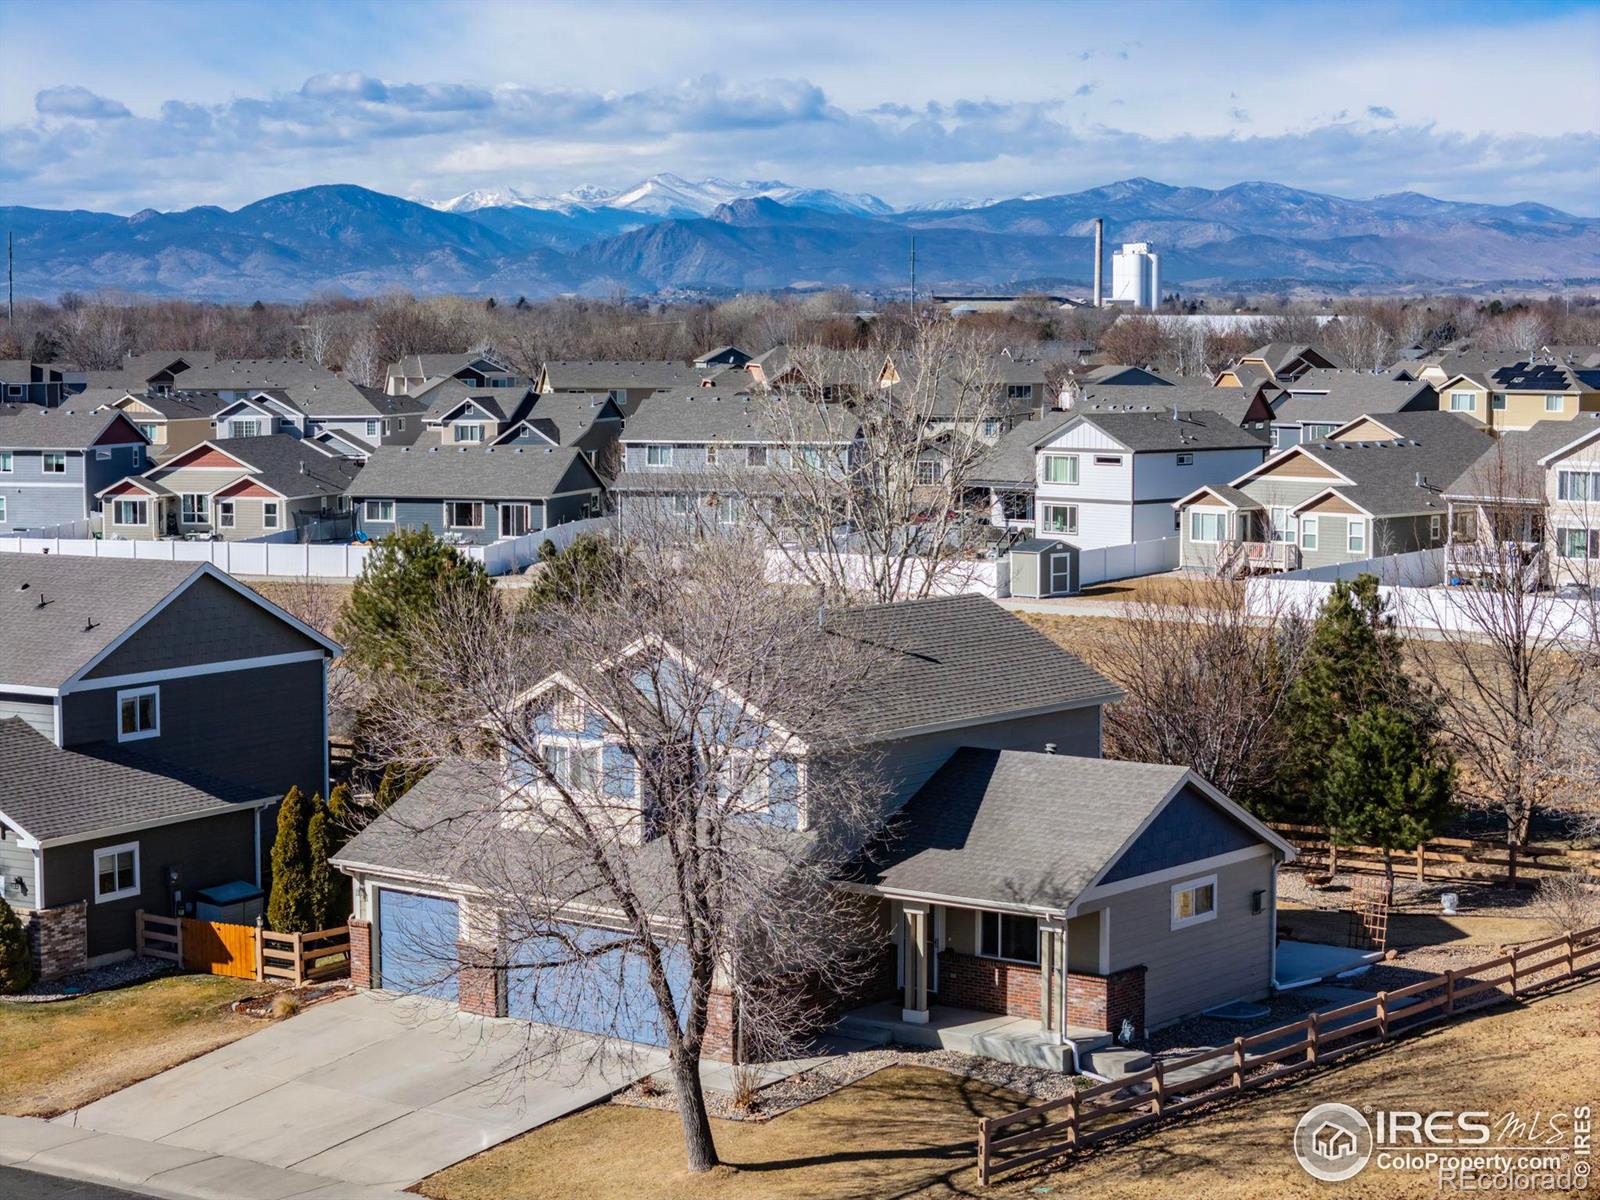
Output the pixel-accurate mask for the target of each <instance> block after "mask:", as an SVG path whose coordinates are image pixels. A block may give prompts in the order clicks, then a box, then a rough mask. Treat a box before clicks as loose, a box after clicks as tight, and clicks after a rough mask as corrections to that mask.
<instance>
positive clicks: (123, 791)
mask: <svg viewBox="0 0 1600 1200" xmlns="http://www.w3.org/2000/svg"><path fill="white" fill-rule="evenodd" d="M0 628H4V629H5V631H6V636H5V637H3V638H0V877H3V880H4V898H5V900H6V901H7V902H8V903H9V904H11V906H12V907H13V908H14V909H16V910H17V912H18V915H19V916H21V918H22V920H23V923H24V925H25V926H26V927H27V928H28V931H29V935H30V939H31V941H32V943H33V947H34V953H35V954H36V956H38V958H39V959H40V966H41V970H42V973H43V974H45V975H47V976H49V975H59V974H63V973H65V972H68V971H72V970H77V969H80V968H82V967H84V966H85V965H89V964H96V963H102V962H107V961H113V960H115V959H118V958H126V957H128V956H130V955H131V954H132V953H133V950H134V939H135V933H134V923H135V920H134V913H135V912H136V911H137V910H138V909H141V908H142V909H145V910H147V911H150V912H154V913H160V914H164V915H171V914H174V913H177V912H183V911H187V910H188V909H189V907H190V905H191V902H192V898H193V896H194V893H195V892H196V890H198V889H202V888H206V887H210V886H214V885H218V884H224V883H230V882H235V881H242V882H244V883H246V884H250V885H253V886H254V887H261V886H262V885H263V884H264V883H265V882H266V879H267V875H266V871H267V862H268V856H269V855H270V852H271V846H272V837H273V830H274V826H273V824H272V822H273V821H274V819H275V816H274V806H275V805H276V804H277V802H278V801H279V800H280V799H282V797H283V795H284V793H285V792H286V791H288V789H289V788H291V787H299V788H301V789H302V790H304V791H305V792H306V793H307V794H308V795H309V794H311V793H313V792H320V793H322V794H323V795H326V794H327V791H328V760H327V713H328V707H327V669H328V661H329V659H330V658H332V657H333V656H335V655H337V654H338V653H340V650H339V647H338V646H337V645H335V644H334V643H333V642H330V641H329V640H328V639H327V638H325V637H323V636H321V635H320V634H318V633H317V632H316V631H315V630H313V629H311V628H309V627H307V626H306V625H304V624H302V623H301V622H300V621H298V620H296V619H295V618H294V617H291V616H290V615H289V614H288V613H286V612H284V611H283V610H282V609H280V608H278V607H276V606H275V605H273V604H270V603H268V602H267V601H266V600H264V599H263V598H262V597H261V596H259V595H258V594H257V593H256V592H254V591H252V590H251V589H250V588H248V587H246V586H244V585H243V584H241V583H238V582H236V581H235V580H234V579H233V578H232V577H230V576H229V575H227V574H226V573H224V572H222V571H220V570H218V569H217V568H216V567H214V566H212V565H211V564H210V563H182V562H165V561H161V562H156V561H143V560H134V559H121V558H95V557H73V556H70V555H59V554H50V555H38V554H0Z"/></svg>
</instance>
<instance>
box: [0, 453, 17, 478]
mask: <svg viewBox="0 0 1600 1200" xmlns="http://www.w3.org/2000/svg"><path fill="white" fill-rule="evenodd" d="M15 465H16V460H15V459H14V458H13V457H12V455H11V451H9V450H0V475H9V474H11V472H12V471H13V470H14V469H15Z"/></svg>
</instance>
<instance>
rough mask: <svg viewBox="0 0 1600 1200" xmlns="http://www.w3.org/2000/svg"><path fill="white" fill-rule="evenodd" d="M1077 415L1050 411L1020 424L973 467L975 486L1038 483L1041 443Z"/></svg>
mask: <svg viewBox="0 0 1600 1200" xmlns="http://www.w3.org/2000/svg"><path fill="white" fill-rule="evenodd" d="M1076 415H1077V414H1076V413H1075V412H1072V411H1069V410H1066V409H1051V410H1050V411H1049V412H1047V413H1045V414H1044V415H1043V416H1041V417H1036V418H1032V419H1029V420H1024V421H1018V422H1017V423H1016V424H1015V425H1013V426H1012V427H1011V428H1010V429H1008V430H1007V431H1006V432H1005V433H1004V434H1003V435H1002V436H1001V438H1000V440H999V441H997V442H995V444H994V446H993V448H992V449H990V451H989V452H988V453H987V454H985V455H984V456H983V458H982V459H980V460H979V461H978V462H976V463H974V464H973V467H972V482H973V483H975V484H978V485H980V486H984V485H988V486H994V485H1004V484H1016V485H1027V486H1030V487H1031V486H1032V485H1033V483H1034V482H1035V481H1036V480H1037V479H1038V466H1037V459H1038V449H1039V443H1040V442H1042V441H1044V440H1045V439H1046V438H1048V437H1049V436H1050V435H1051V434H1052V433H1054V432H1055V431H1056V430H1058V429H1060V428H1061V427H1062V426H1063V425H1065V424H1066V423H1067V422H1068V421H1070V420H1072V418H1073V417H1074V416H1076Z"/></svg>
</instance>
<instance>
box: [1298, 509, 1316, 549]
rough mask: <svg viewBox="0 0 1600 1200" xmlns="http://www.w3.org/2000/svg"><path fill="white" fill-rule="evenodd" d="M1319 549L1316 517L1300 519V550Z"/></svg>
mask: <svg viewBox="0 0 1600 1200" xmlns="http://www.w3.org/2000/svg"><path fill="white" fill-rule="evenodd" d="M1316 548H1317V519H1316V518H1315V517H1301V518H1300V549H1302V550H1315V549H1316Z"/></svg>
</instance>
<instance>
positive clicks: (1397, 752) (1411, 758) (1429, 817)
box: [1319, 704, 1455, 900]
mask: <svg viewBox="0 0 1600 1200" xmlns="http://www.w3.org/2000/svg"><path fill="white" fill-rule="evenodd" d="M1454 790H1455V765H1454V763H1453V762H1452V761H1451V760H1450V757H1449V755H1448V753H1447V752H1446V751H1444V750H1443V749H1442V748H1441V747H1440V746H1439V744H1438V738H1437V731H1436V730H1435V729H1434V728H1433V727H1432V724H1431V722H1430V720H1429V719H1428V714H1427V713H1425V712H1422V711H1419V710H1416V709H1402V708H1395V707H1393V706H1391V705H1387V704H1377V705H1374V706H1373V707H1371V708H1368V709H1366V710H1365V711H1364V712H1360V713H1357V714H1356V715H1355V716H1354V717H1353V718H1352V719H1351V721H1350V724H1349V726H1348V727H1347V728H1346V729H1345V731H1344V733H1343V734H1341V735H1340V736H1339V738H1338V739H1337V740H1336V741H1335V742H1334V743H1333V746H1332V747H1331V748H1330V750H1329V753H1328V760H1327V766H1326V770H1325V772H1324V773H1323V776H1322V780H1321V786H1320V789H1319V791H1320V799H1321V801H1322V811H1323V813H1324V820H1325V821H1326V823H1327V826H1328V831H1329V834H1330V836H1331V838H1332V840H1333V842H1334V844H1335V845H1340V846H1377V847H1379V848H1380V849H1382V851H1383V869H1384V876H1385V878H1386V880H1387V884H1388V887H1387V892H1388V896H1389V898H1390V899H1391V900H1392V899H1393V898H1394V857H1393V854H1394V851H1396V850H1411V849H1413V848H1415V847H1416V846H1417V845H1418V844H1420V843H1422V842H1425V841H1427V840H1428V839H1430V838H1432V837H1435V836H1437V835H1438V832H1439V828H1440V826H1441V825H1443V823H1444V822H1445V820H1446V818H1448V817H1449V815H1450V810H1451V801H1452V797H1453V795H1454Z"/></svg>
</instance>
